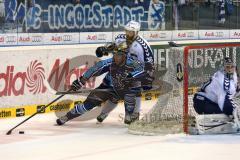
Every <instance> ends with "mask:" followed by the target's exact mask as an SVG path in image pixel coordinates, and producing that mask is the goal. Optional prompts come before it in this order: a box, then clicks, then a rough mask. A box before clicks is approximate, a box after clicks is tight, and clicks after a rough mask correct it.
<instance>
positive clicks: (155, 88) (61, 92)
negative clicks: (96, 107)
mask: <svg viewBox="0 0 240 160" xmlns="http://www.w3.org/2000/svg"><path fill="white" fill-rule="evenodd" d="M158 89H159V86H153V88H152V89H150V90H147V91H145V92H148V91H157V90H158ZM93 90H94V91H102V92H109V91H111V90H112V89H81V90H79V91H74V92H68V91H59V92H57V91H55V94H56V95H60V94H81V93H90V92H91V91H93ZM143 92H144V91H143Z"/></svg>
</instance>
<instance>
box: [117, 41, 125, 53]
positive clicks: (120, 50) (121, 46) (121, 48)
mask: <svg viewBox="0 0 240 160" xmlns="http://www.w3.org/2000/svg"><path fill="white" fill-rule="evenodd" d="M127 51H128V45H127V43H126V42H125V41H124V42H122V43H120V44H119V45H118V46H116V47H115V49H114V54H127Z"/></svg>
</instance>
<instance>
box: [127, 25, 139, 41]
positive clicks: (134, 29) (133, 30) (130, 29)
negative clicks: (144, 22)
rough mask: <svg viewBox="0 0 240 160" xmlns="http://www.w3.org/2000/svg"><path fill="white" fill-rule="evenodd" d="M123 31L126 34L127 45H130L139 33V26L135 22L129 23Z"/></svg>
mask: <svg viewBox="0 0 240 160" xmlns="http://www.w3.org/2000/svg"><path fill="white" fill-rule="evenodd" d="M124 30H125V33H126V41H127V44H128V45H130V44H132V42H133V41H134V40H135V39H136V37H137V36H138V32H139V31H140V24H139V23H138V22H136V21H130V22H128V23H127V24H126V25H125V27H124Z"/></svg>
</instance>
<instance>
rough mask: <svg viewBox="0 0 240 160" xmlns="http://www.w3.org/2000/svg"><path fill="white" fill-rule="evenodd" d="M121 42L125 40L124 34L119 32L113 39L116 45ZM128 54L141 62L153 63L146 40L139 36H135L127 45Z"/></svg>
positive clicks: (151, 53)
mask: <svg viewBox="0 0 240 160" xmlns="http://www.w3.org/2000/svg"><path fill="white" fill-rule="evenodd" d="M122 42H126V34H119V35H118V36H117V37H116V39H115V44H116V45H117V46H118V45H119V44H120V43H122ZM128 55H129V56H130V57H132V58H133V59H136V60H138V61H140V62H142V63H146V62H149V63H151V64H152V65H153V64H154V56H153V52H152V49H151V47H150V45H149V44H148V42H147V41H146V40H144V38H142V37H141V36H137V38H136V39H135V41H133V43H132V44H131V45H130V46H129V51H128Z"/></svg>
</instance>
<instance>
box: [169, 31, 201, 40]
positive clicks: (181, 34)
mask: <svg viewBox="0 0 240 160" xmlns="http://www.w3.org/2000/svg"><path fill="white" fill-rule="evenodd" d="M191 39H198V31H197V30H176V31H172V40H191Z"/></svg>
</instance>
